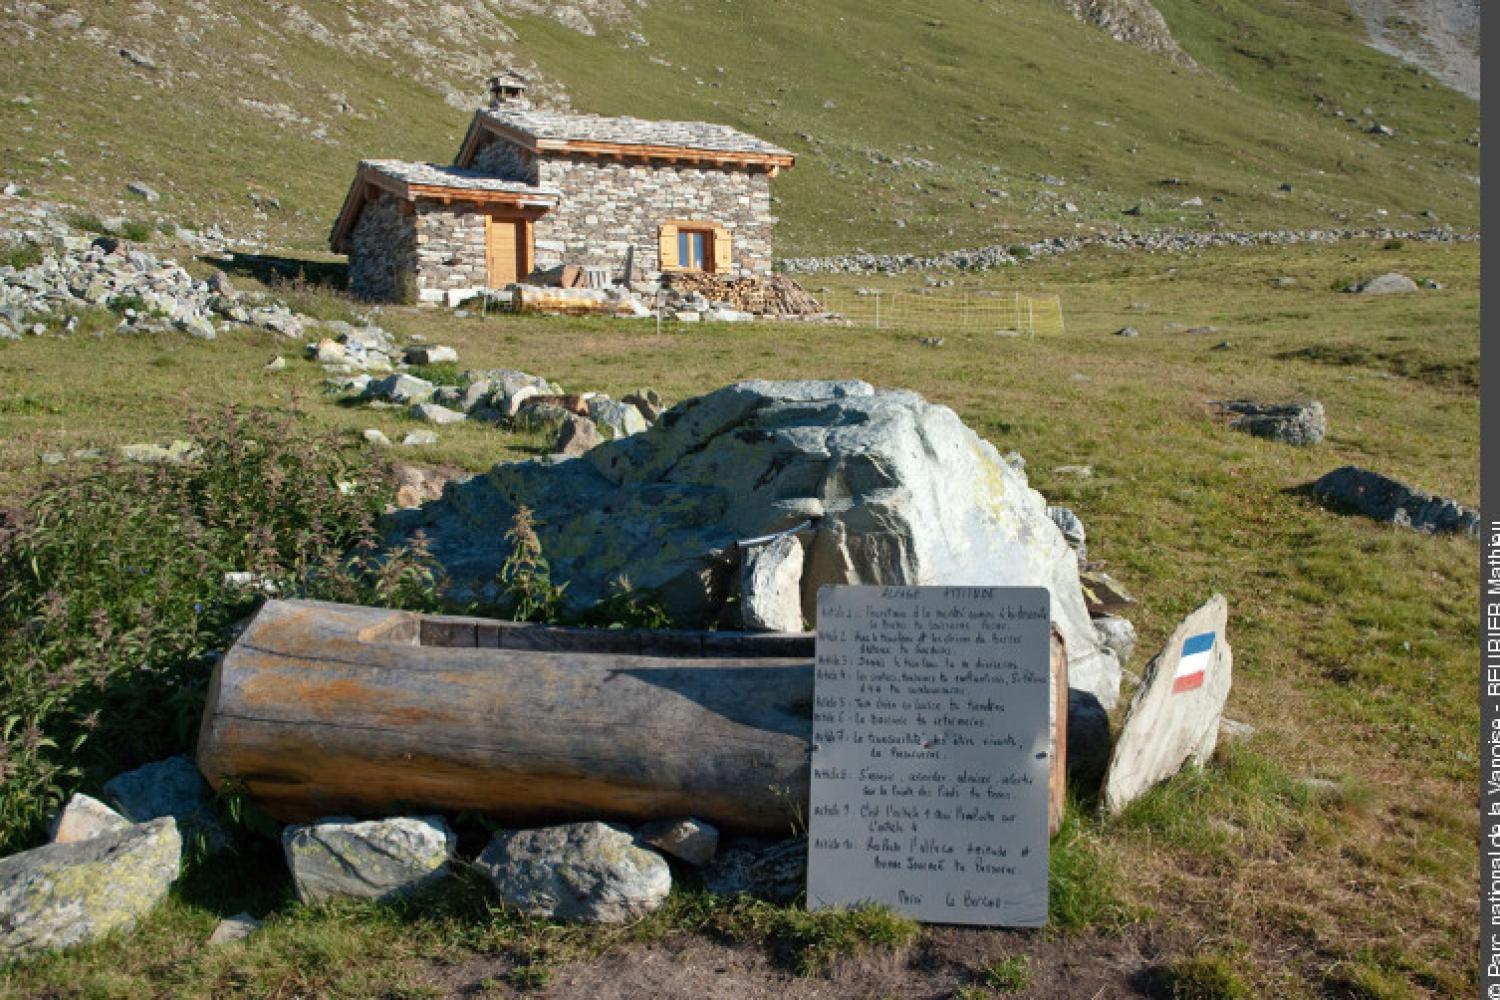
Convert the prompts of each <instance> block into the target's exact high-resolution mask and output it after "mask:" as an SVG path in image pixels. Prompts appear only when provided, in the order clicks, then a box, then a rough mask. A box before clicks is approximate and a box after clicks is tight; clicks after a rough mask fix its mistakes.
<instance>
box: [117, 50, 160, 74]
mask: <svg viewBox="0 0 1500 1000" xmlns="http://www.w3.org/2000/svg"><path fill="white" fill-rule="evenodd" d="M120 55H121V57H122V58H124V59H125V60H126V61H127V62H130V63H134V64H135V65H136V66H139V67H140V68H141V69H155V68H156V60H154V59H152V58H151V57H150V56H148V55H146V54H145V53H143V52H136V51H135V50H134V49H121V50H120Z"/></svg>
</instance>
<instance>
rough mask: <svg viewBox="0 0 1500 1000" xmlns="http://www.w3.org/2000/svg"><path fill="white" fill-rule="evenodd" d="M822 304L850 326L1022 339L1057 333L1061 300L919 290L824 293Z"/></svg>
mask: <svg viewBox="0 0 1500 1000" xmlns="http://www.w3.org/2000/svg"><path fill="white" fill-rule="evenodd" d="M818 298H819V299H820V300H821V301H822V303H823V305H824V306H825V307H826V308H827V309H828V310H829V311H830V312H836V313H839V314H840V315H842V316H843V317H844V318H846V319H848V320H849V322H850V323H853V324H854V325H855V326H867V327H873V328H874V329H876V330H912V331H916V332H931V333H964V332H973V333H1010V334H1019V335H1021V336H1024V337H1035V336H1036V335H1037V334H1041V335H1043V336H1047V335H1049V334H1060V333H1062V332H1063V329H1064V327H1063V310H1062V300H1061V299H1059V298H1058V297H1057V296H1056V295H1022V294H1021V293H1020V292H982V293H975V292H965V293H958V294H949V295H936V294H934V295H924V294H922V293H919V292H896V291H877V290H875V289H869V290H865V289H861V290H859V291H844V290H830V291H827V292H823V293H821V294H819V295H818Z"/></svg>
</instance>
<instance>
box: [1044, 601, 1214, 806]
mask: <svg viewBox="0 0 1500 1000" xmlns="http://www.w3.org/2000/svg"><path fill="white" fill-rule="evenodd" d="M1228 621H1229V603H1228V602H1227V601H1226V600H1224V597H1223V595H1222V594H1215V595H1213V597H1211V598H1209V599H1208V601H1207V602H1206V603H1204V604H1203V605H1202V606H1201V607H1199V608H1198V609H1197V610H1195V611H1193V612H1192V613H1191V614H1189V615H1188V616H1187V617H1186V618H1184V619H1183V620H1182V621H1181V622H1180V623H1179V624H1178V626H1177V628H1175V629H1174V630H1173V631H1172V635H1171V636H1170V637H1169V638H1168V639H1167V644H1166V645H1165V646H1164V647H1162V651H1161V652H1160V653H1158V654H1157V655H1156V656H1155V657H1154V658H1153V659H1152V660H1151V662H1150V663H1149V664H1147V665H1146V671H1145V673H1144V674H1143V675H1142V678H1141V686H1140V687H1139V688H1137V689H1136V692H1135V696H1134V697H1132V698H1131V700H1130V708H1129V709H1128V710H1127V711H1126V713H1125V721H1124V723H1123V724H1122V725H1121V726H1120V737H1119V739H1118V740H1116V741H1115V746H1114V751H1113V752H1112V753H1111V754H1110V758H1109V770H1108V771H1107V773H1106V774H1105V778H1104V807H1105V808H1106V809H1107V810H1108V811H1109V812H1119V811H1120V810H1121V809H1123V808H1125V806H1127V805H1129V804H1130V803H1131V802H1133V801H1135V800H1136V799H1137V798H1138V797H1140V796H1141V795H1142V794H1144V793H1145V792H1146V791H1147V790H1148V789H1150V788H1151V787H1152V786H1153V785H1155V784H1157V783H1158V782H1161V781H1165V780H1166V779H1167V778H1170V777H1171V776H1172V775H1174V774H1176V773H1177V772H1178V771H1179V770H1181V768H1182V766H1183V765H1184V764H1186V763H1188V762H1189V761H1191V762H1193V763H1195V764H1202V763H1204V762H1206V761H1207V760H1208V758H1209V757H1210V756H1212V755H1213V752H1214V747H1215V746H1217V745H1218V741H1219V719H1220V718H1221V717H1222V716H1223V714H1224V703H1225V702H1226V701H1227V700H1228V699H1229V688H1230V683H1231V681H1232V679H1233V678H1232V672H1233V664H1234V655H1233V652H1232V651H1231V649H1230V648H1229V640H1228V639H1227V638H1226V637H1225V626H1226V625H1227V624H1228ZM1070 721H1071V720H1070ZM1070 748H1071V744H1070Z"/></svg>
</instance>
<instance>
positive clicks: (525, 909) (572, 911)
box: [475, 823, 672, 924]
mask: <svg viewBox="0 0 1500 1000" xmlns="http://www.w3.org/2000/svg"><path fill="white" fill-rule="evenodd" d="M475 867H476V868H478V869H479V871H480V872H482V873H483V874H484V875H485V876H486V877H487V878H489V880H490V881H491V882H493V883H494V884H495V888H496V889H497V890H498V891H499V893H500V899H501V902H502V903H503V904H504V905H505V906H506V907H507V908H509V909H511V910H515V911H516V912H518V913H521V914H522V915H524V916H528V917H539V918H542V919H545V920H563V921H574V922H581V923H602V924H619V923H625V922H626V921H629V920H635V919H637V918H639V917H644V916H646V915H647V914H649V913H652V912H654V911H655V910H656V909H658V908H659V907H660V906H661V904H662V903H664V902H666V899H667V894H668V893H669V892H670V891H671V889H672V872H671V869H670V868H669V867H668V866H667V862H666V861H665V860H663V858H662V857H661V855H659V854H656V853H654V852H652V851H649V850H646V849H645V848H642V847H640V846H638V845H637V844H636V842H635V837H633V836H632V835H631V834H630V833H629V832H628V831H626V830H623V829H621V828H619V827H617V826H611V825H608V824H605V823H568V824H564V825H562V826H549V827H544V828H542V829H538V830H502V831H500V832H499V833H497V834H495V837H494V839H493V840H491V841H490V844H489V846H488V847H486V848H485V849H484V853H483V854H481V855H480V856H479V860H478V861H476V862H475Z"/></svg>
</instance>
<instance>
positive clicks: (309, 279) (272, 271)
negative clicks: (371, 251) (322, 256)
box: [198, 253, 349, 292]
mask: <svg viewBox="0 0 1500 1000" xmlns="http://www.w3.org/2000/svg"><path fill="white" fill-rule="evenodd" d="M198 259H199V260H201V261H203V262H204V263H205V264H211V265H212V266H214V267H216V268H218V269H219V270H221V271H223V272H224V273H225V274H227V275H229V276H230V277H243V278H255V279H256V280H258V281H260V282H262V283H264V284H267V285H270V284H275V283H277V282H282V281H301V282H305V283H306V284H308V285H316V286H321V287H324V288H329V289H334V290H337V291H341V292H342V291H346V290H347V289H348V287H349V265H348V264H346V263H344V262H343V261H333V260H307V259H305V258H301V257H282V256H277V255H275V254H261V253H236V254H234V255H233V257H232V258H231V259H229V260H224V259H222V258H220V257H200V258H198Z"/></svg>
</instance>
